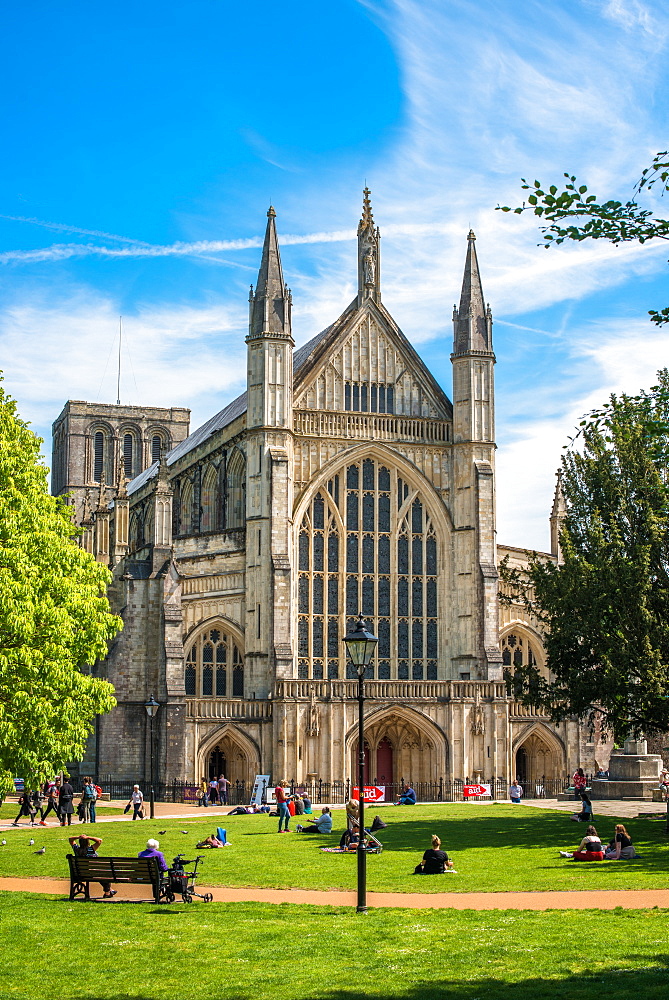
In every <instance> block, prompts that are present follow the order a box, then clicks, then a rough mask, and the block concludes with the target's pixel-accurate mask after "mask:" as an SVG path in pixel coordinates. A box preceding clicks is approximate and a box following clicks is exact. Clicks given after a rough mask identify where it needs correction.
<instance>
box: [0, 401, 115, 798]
mask: <svg viewBox="0 0 669 1000" xmlns="http://www.w3.org/2000/svg"><path fill="white" fill-rule="evenodd" d="M40 444H41V439H40V438H38V437H36V435H35V434H34V433H33V432H32V431H31V430H30V429H29V428H28V427H27V425H26V424H25V423H24V422H23V421H22V420H21V419H20V418H19V417H18V415H17V412H16V403H15V401H14V400H12V399H11V398H10V397H8V396H6V395H5V393H4V390H3V389H2V386H0V796H1V795H2V793H3V792H5V793H6V792H7V790H8V789H9V788H11V787H12V780H11V779H12V776H15V775H18V776H20V777H22V778H24V779H25V781H26V782H27V783H29V784H30V785H31V786H33V785H35V784H36V783H37V782H39V781H41V780H43V779H44V778H46V777H48V776H50V775H53V774H54V773H55V772H58V771H59V770H61V769H62V768H64V766H65V764H66V763H67V762H68V761H70V760H77V759H80V758H81V756H82V754H83V751H84V747H85V744H86V740H87V738H88V735H89V733H90V732H91V723H92V720H93V719H94V717H95V715H96V714H98V713H101V712H107V711H109V710H110V709H111V708H113V706H114V705H115V704H116V701H115V698H114V696H113V687H112V685H111V684H109V683H108V682H107V681H103V680H100V679H98V678H96V677H93V676H91V675H90V672H85V670H86V668H87V666H88V668H89V671H90V666H89V665H91V664H94V663H95V661H96V660H97V659H98V658H101V657H104V656H106V653H107V642H108V641H109V640H110V639H111V638H112V637H113V636H114V635H115V634H116V632H117V631H118V629H119V628H120V627H121V621H120V619H118V618H116V617H114V616H113V615H111V614H110V612H109V604H108V601H107V597H106V588H107V584H108V583H109V581H110V573H109V571H108V570H107V569H106V568H105V567H104V566H101V565H99V564H98V563H96V562H95V561H94V559H93V558H92V557H91V556H90V555H89V554H88V553H86V552H84V551H83V550H82V549H81V548H79V546H77V545H76V543H75V542H74V541H73V540H72V535H73V531H74V528H73V525H72V518H71V510H70V508H68V506H67V505H66V504H65V503H64V501H63V500H60V499H57V498H55V497H52V496H50V495H49V492H48V489H47V470H46V468H45V467H44V466H43V465H42V464H41V461H40V455H39V447H40Z"/></svg>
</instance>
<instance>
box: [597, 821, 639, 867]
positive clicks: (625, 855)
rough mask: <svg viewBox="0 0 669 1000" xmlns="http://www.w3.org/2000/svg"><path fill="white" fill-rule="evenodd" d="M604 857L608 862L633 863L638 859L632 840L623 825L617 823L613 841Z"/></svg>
mask: <svg viewBox="0 0 669 1000" xmlns="http://www.w3.org/2000/svg"><path fill="white" fill-rule="evenodd" d="M604 857H605V858H606V860H607V861H631V860H632V858H635V857H636V851H635V850H634V847H633V846H632V838H631V837H630V835H629V833H628V832H627V830H626V829H625V827H624V826H623V824H622V823H616V829H615V833H614V836H613V840H612V841H611V843H610V844H609V846H608V847H607V848H606V851H605V852H604Z"/></svg>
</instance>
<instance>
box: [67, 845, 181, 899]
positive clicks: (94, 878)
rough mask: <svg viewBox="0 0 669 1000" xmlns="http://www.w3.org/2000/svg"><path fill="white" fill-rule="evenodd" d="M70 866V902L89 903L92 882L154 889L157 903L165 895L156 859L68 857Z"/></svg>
mask: <svg viewBox="0 0 669 1000" xmlns="http://www.w3.org/2000/svg"><path fill="white" fill-rule="evenodd" d="M67 860H68V862H69V865H70V899H72V900H73V899H75V898H76V897H77V896H83V898H84V899H86V900H89V899H90V898H91V896H90V883H91V882H115V883H123V882H125V883H130V882H131V883H133V884H135V885H147V886H151V890H152V892H153V899H154V902H156V903H159V902H160V899H161V895H162V894H163V878H162V872H161V870H160V868H159V867H158V859H157V858H77V857H75V856H74V855H73V854H68V855H67Z"/></svg>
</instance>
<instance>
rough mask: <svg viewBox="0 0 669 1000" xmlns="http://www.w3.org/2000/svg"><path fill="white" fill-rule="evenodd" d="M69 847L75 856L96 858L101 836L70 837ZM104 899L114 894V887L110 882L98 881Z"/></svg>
mask: <svg viewBox="0 0 669 1000" xmlns="http://www.w3.org/2000/svg"><path fill="white" fill-rule="evenodd" d="M69 843H70V847H71V848H72V850H73V851H74V856H75V858H97V856H98V847H99V846H100V844H101V843H102V837H77V836H74V837H70V838H69ZM100 885H101V886H102V891H103V893H104V899H111V898H112V896H115V895H116V889H112V887H111V882H100Z"/></svg>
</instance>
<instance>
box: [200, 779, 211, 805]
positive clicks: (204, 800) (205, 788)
mask: <svg viewBox="0 0 669 1000" xmlns="http://www.w3.org/2000/svg"><path fill="white" fill-rule="evenodd" d="M197 804H198V805H199V806H205V807H206V806H208V805H209V785H208V784H207V779H206V778H205V776H204V775H202V781H201V782H200V788H199V790H198V793H197Z"/></svg>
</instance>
